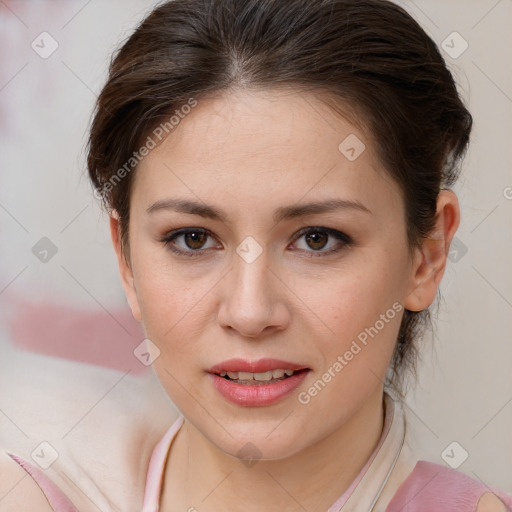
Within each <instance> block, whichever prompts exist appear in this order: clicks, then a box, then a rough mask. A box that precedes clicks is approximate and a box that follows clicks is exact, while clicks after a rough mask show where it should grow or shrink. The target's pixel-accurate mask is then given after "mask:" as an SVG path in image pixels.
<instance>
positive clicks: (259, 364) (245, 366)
mask: <svg viewBox="0 0 512 512" xmlns="http://www.w3.org/2000/svg"><path fill="white" fill-rule="evenodd" d="M305 369H309V368H307V367H306V366H304V365H301V364H297V363H291V362H289V361H282V360H281V359H270V358H264V359H258V360H257V361H248V360H246V359H229V360H227V361H224V362H222V363H219V364H216V365H215V366H212V367H211V368H210V369H209V370H208V372H209V373H217V374H219V373H220V372H222V371H224V372H249V373H263V372H267V371H269V370H295V371H298V370H305Z"/></svg>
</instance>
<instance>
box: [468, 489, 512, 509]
mask: <svg viewBox="0 0 512 512" xmlns="http://www.w3.org/2000/svg"><path fill="white" fill-rule="evenodd" d="M510 510H511V509H510V508H507V506H506V505H505V503H504V502H503V501H501V499H500V498H498V497H497V496H496V495H495V494H494V493H492V492H486V493H485V494H483V495H482V497H481V498H480V500H479V501H478V506H477V508H476V512H509V511H510Z"/></svg>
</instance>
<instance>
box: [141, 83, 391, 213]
mask: <svg viewBox="0 0 512 512" xmlns="http://www.w3.org/2000/svg"><path fill="white" fill-rule="evenodd" d="M181 117H182V119H181V120H180V122H179V124H178V125H177V126H176V127H175V128H174V129H173V130H172V132H171V133H170V135H169V136H167V137H166V138H165V139H164V140H163V142H162V143H161V144H159V145H158V146H157V147H156V148H155V149H153V150H152V151H151V152H150V153H149V155H148V156H146V157H145V158H144V159H143V160H142V162H141V163H140V164H139V166H138V168H137V170H136V173H135V176H134V178H135V183H134V186H133V188H132V190H133V193H134V195H135V196H136V197H134V199H135V200H139V201H142V202H143V203H145V204H146V206H149V202H154V201H157V200H159V199H164V198H165V197H166V195H172V196H176V195H179V196H180V197H183V196H187V197H189V198H194V199H196V200H197V199H198V198H199V199H201V200H207V199H211V200H209V201H208V202H209V203H212V202H215V199H217V204H219V203H221V204H222V203H224V204H225V203H226V202H230V203H233V201H235V202H236V201H237V200H238V201H239V202H240V205H241V204H242V203H245V204H246V205H247V204H248V203H247V202H248V201H251V204H252V203H254V206H256V204H257V203H259V202H261V201H263V202H266V203H268V204H269V203H270V202H275V203H276V205H278V204H282V203H286V204H289V203H292V202H298V201H300V200H301V198H304V200H306V199H307V200H308V201H309V200H316V199H322V198H325V197H327V196H328V197H329V198H332V197H333V195H334V196H336V195H339V196H340V197H342V198H344V199H353V200H354V199H357V200H360V201H362V202H364V201H365V200H366V201H367V202H368V203H373V204H378V203H383V205H384V204H388V205H389V204H396V206H397V207H398V206H400V204H401V202H400V198H399V197H398V195H399V194H398V189H397V186H396V184H395V183H394V182H392V180H391V179H390V177H389V175H388V174H387V173H386V172H385V170H384V169H383V167H382V165H381V164H380V162H379V160H378V158H377V155H376V150H375V145H374V142H373V140H372V137H370V136H369V135H368V134H367V133H366V132H364V131H362V130H361V128H359V127H358V126H355V125H354V124H353V123H352V122H351V121H350V120H349V118H348V117H346V116H342V115H339V113H337V112H334V111H333V110H332V109H331V108H330V107H328V106H327V105H326V104H325V103H323V101H321V99H319V98H318V97H317V96H316V95H314V94H313V93H308V92H298V91H293V90H284V91H283V90H251V91H237V92H230V93H222V94H221V93H219V94H216V95H214V96H211V97H209V98H203V99H199V100H198V102H197V105H196V106H195V107H194V108H192V109H191V110H190V112H189V113H188V114H186V115H182V116H181ZM358 124H359V123H358ZM390 201H391V203H390ZM240 205H239V206H240Z"/></svg>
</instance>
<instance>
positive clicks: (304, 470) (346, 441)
mask: <svg viewBox="0 0 512 512" xmlns="http://www.w3.org/2000/svg"><path fill="white" fill-rule="evenodd" d="M383 424H384V407H383V395H382V388H379V389H377V390H376V392H375V393H374V394H373V395H372V396H371V397H370V398H369V399H368V400H367V401H366V402H365V403H364V405H363V406H362V407H361V408H360V409H359V410H358V411H357V412H356V413H355V414H354V415H353V416H352V417H351V418H350V420H349V421H347V422H346V423H345V424H343V425H342V426H341V427H340V428H339V429H338V430H336V431H335V432H333V433H332V434H331V435H330V436H328V437H327V438H324V439H322V440H321V441H319V442H318V443H316V444H314V445H311V446H309V447H308V448H307V449H305V450H302V451H301V452H298V453H296V454H294V455H293V456H291V457H288V458H285V459H279V460H260V461H258V462H257V463H256V464H255V465H252V466H245V465H243V464H241V463H240V461H238V460H237V459H234V458H233V457H232V456H230V455H228V454H226V453H224V452H222V451H221V450H219V449H218V448H217V447H216V446H214V445H213V444H212V443H211V442H210V441H209V440H208V439H206V438H205V437H204V436H203V435H202V434H201V433H200V432H199V431H198V430H197V429H196V428H195V427H193V426H192V425H190V423H189V422H187V421H186V420H185V422H184V424H183V427H182V428H181V429H180V431H179V432H178V434H177V436H176V438H175V439H174V441H173V445H172V449H171V452H172V457H170V456H169V459H168V463H167V465H166V471H165V475H164V480H163V484H162V485H163V492H162V500H161V507H162V508H161V511H162V512H174V511H175V510H176V511H178V510H191V511H194V510H195V509H194V508H193V506H195V507H196V508H197V510H200V511H201V512H210V511H212V512H213V511H218V510H222V509H223V508H226V506H227V505H232V504H236V503H238V502H241V503H243V508H244V511H246V512H256V511H258V512H260V511H261V510H265V511H268V512H278V511H279V512H288V511H290V512H291V511H296V510H301V509H303V510H308V511H311V512H317V511H318V512H325V510H327V509H328V508H329V507H330V506H331V505H332V504H333V503H334V502H335V501H336V500H337V499H338V498H339V497H340V496H341V495H342V494H343V493H344V492H345V490H346V489H348V487H349V486H350V484H351V483H352V482H353V481H354V479H355V478H356V477H357V475H358V474H359V472H360V471H361V469H362V468H363V466H364V465H365V463H366V462H367V460H368V459H369V457H370V456H371V454H372V452H373V451H374V449H375V448H376V446H377V444H378V442H379V440H380V437H381V434H382V429H383ZM333 475H336V476H335V478H333ZM166 507H167V508H166Z"/></svg>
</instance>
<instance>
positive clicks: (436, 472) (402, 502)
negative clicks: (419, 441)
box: [386, 460, 512, 512]
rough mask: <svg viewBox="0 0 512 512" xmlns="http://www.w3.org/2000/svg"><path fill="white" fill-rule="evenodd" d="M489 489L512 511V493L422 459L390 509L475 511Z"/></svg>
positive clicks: (387, 509) (392, 502)
mask: <svg viewBox="0 0 512 512" xmlns="http://www.w3.org/2000/svg"><path fill="white" fill-rule="evenodd" d="M487 492H492V493H494V494H495V495H496V496H497V497H498V498H500V499H501V500H502V501H503V503H504V504H505V505H506V506H507V507H508V509H509V510H510V511H512V496H510V495H508V494H505V493H504V492H502V491H499V490H498V489H495V488H494V487H487V486H486V485H485V484H483V483H481V482H479V481H478V480H475V479H473V478H471V477H469V476H468V475H466V474H464V473H461V472H460V471H456V470H454V469H451V468H449V467H446V466H443V465H441V464H436V463H434V462H429V461H425V460H420V461H418V462H417V463H416V465H415V466H414V469H413V471H412V472H411V473H410V475H409V476H408V477H407V478H406V479H405V480H404V482H403V483H402V484H401V485H400V487H399V488H398V491H397V493H396V494H395V496H394V497H393V499H392V500H391V502H390V503H389V505H388V507H387V508H386V512H399V511H402V512H404V511H405V510H407V512H425V510H442V511H443V512H475V510H476V507H477V505H478V500H479V499H480V497H481V496H482V495H483V494H485V493H487Z"/></svg>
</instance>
